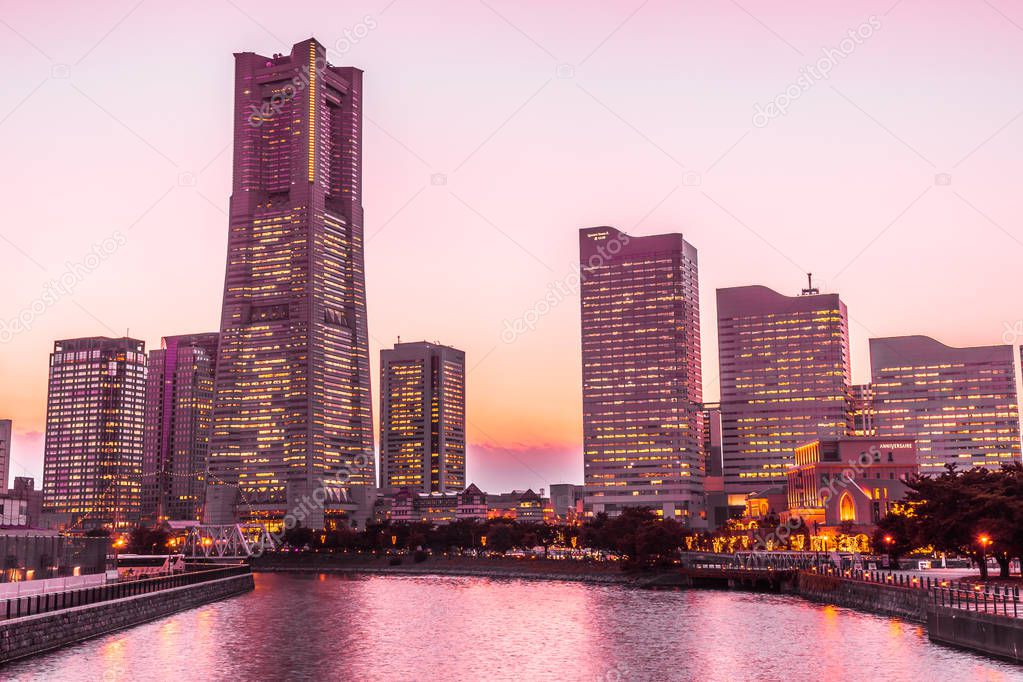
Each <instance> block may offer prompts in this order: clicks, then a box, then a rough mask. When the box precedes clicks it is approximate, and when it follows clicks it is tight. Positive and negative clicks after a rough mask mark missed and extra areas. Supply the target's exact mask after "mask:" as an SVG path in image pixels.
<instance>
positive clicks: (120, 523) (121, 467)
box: [43, 337, 146, 528]
mask: <svg viewBox="0 0 1023 682" xmlns="http://www.w3.org/2000/svg"><path fill="white" fill-rule="evenodd" d="M145 393H146V344H145V342H144V341H139V340H137V339H129V338H120V339H110V338H106V337H92V338H83V339H69V340H65V341H57V342H56V343H54V345H53V353H51V354H50V378H49V387H48V394H47V402H46V444H45V447H44V461H43V512H44V513H45V514H47V515H49V517H50V518H51V519H52V520H54V521H56V522H57V523H60V524H62V525H66V526H69V527H75V528H98V527H102V526H112V527H117V528H122V527H126V526H129V525H131V524H133V523H134V522H136V521H137V520H138V517H139V508H140V503H141V492H142V490H141V479H142V453H143V432H144V423H145Z"/></svg>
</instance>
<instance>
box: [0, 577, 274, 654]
mask: <svg viewBox="0 0 1023 682" xmlns="http://www.w3.org/2000/svg"><path fill="white" fill-rule="evenodd" d="M253 588H254V582H253V578H252V574H251V573H246V574H243V575H234V576H229V577H226V578H219V579H217V580H210V581H207V582H202V583H197V584H194V585H186V586H184V587H174V588H170V589H166V590H161V591H159V592H151V593H149V594H141V595H137V596H132V597H124V598H122V599H112V600H109V601H103V602H98V603H95V604H88V605H86V606H75V607H72V608H68V609H62V610H60V611H53V612H50V613H41V614H38V615H33V616H24V617H21V618H12V619H11V620H5V621H2V622H0V664H3V663H6V662H7V661H12V660H14V659H16V658H23V657H25V656H31V655H33V654H38V653H42V652H44V651H48V650H50V649H54V648H57V647H60V646H65V645H67V644H71V643H73V642H78V641H81V640H83V639H89V638H91V637H97V636H99V635H104V634H107V633H109V632H114V631H116V630H120V629H122V628H126V627H130V626H132V625H138V624H140V623H145V622H147V621H150V620H155V619H157V618H162V617H163V616H167V615H170V614H172V613H176V612H178V611H183V610H185V609H190V608H194V607H196V606H200V605H202V604H207V603H209V602H213V601H218V600H220V599H224V598H226V597H231V596H234V595H237V594H242V593H244V592H248V591H250V590H252V589H253Z"/></svg>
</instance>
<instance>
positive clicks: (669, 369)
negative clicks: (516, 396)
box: [579, 227, 704, 523]
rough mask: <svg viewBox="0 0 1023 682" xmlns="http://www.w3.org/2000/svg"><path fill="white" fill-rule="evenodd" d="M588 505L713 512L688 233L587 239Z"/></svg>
mask: <svg viewBox="0 0 1023 682" xmlns="http://www.w3.org/2000/svg"><path fill="white" fill-rule="evenodd" d="M579 259H580V268H581V278H582V281H581V293H582V296H581V305H582V364H583V367H582V379H583V455H584V457H583V458H584V466H585V485H586V493H585V504H586V507H587V508H588V509H589V510H591V511H592V512H593V513H599V512H606V513H609V514H612V515H613V514H616V513H618V512H620V511H621V510H622V509H623V508H625V507H632V506H648V507H652V508H654V509H655V510H656V511H657V512H658V513H660V514H663V515H664V516H665V517H666V518H675V519H678V520H680V521H683V522H687V523H688V522H693V521H695V518H696V517H698V516H700V515H702V513H703V475H704V458H703V455H702V446H703V424H702V421H703V415H702V405H701V401H702V385H701V364H700V296H699V278H698V272H697V256H696V249H695V248H694V247H693V246H692V245H691V244H689V243H688V242H687V241H685V240H684V239H683V238H682V235H679V234H664V235H656V236H649V237H630V236H629V235H627V234H625V233H624V232H621V231H619V230H617V229H615V228H613V227H591V228H585V229H583V230H580V232H579Z"/></svg>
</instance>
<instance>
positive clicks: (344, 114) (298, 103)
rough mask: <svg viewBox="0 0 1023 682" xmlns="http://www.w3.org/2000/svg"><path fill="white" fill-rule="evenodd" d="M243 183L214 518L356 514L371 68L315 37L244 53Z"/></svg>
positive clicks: (209, 507) (217, 409)
mask: <svg viewBox="0 0 1023 682" xmlns="http://www.w3.org/2000/svg"><path fill="white" fill-rule="evenodd" d="M234 103H235V114H234V177H233V185H232V195H231V208H230V234H229V237H228V254H227V272H226V276H225V282H224V305H223V313H222V317H221V327H220V351H219V357H218V360H217V379H216V389H215V398H214V418H213V434H212V438H211V447H210V479H209V488H208V490H207V500H206V519H207V520H208V521H209V522H212V523H231V522H233V521H235V520H236V519H240V520H247V519H251V520H262V521H266V522H267V523H269V524H271V526H272V527H273V526H274V525H276V524H280V523H281V522H282V520H283V519H284V517H285V516H286V515H287V514H288V512H289V510H294V509H296V508H298V507H299V506H300V505H303V503H305V506H306V507H308V506H310V503H309V502H308V500H310V499H312V500H317V499H322V500H323V501H322V503H320V502H316V503H315V504H312V509H311V511H308V512H307V513H304V514H303V517H304V518H303V521H302V523H303V525H304V526H306V527H311V528H322V527H324V526H325V525H326V526H332V525H334V524H336V523H346V524H351V523H353V522H354V523H358V520H359V518H360V516H359V515H360V514H365V515H367V516H368V514H369V512H370V509H369V507H368V505H369V504H370V501H369V496H370V495H371V493H372V491H373V490H374V489H375V483H376V470H375V463H374V455H373V424H372V405H371V399H370V376H369V344H368V330H367V326H366V287H365V275H364V258H363V246H364V245H363V215H362V106H363V104H362V72H361V71H360V70H358V69H355V68H351V67H335V66H331V65H330V64H328V63H327V62H326V60H325V50H324V48H323V46H322V45H320V44H319V43H318V42H316V40H314V39H309V40H306V41H303V42H301V43H298V44H296V45H295V46H294V47H292V50H291V53H290V54H285V55H280V54H278V55H273V56H271V57H264V56H262V55H257V54H253V53H251V52H244V53H240V54H236V55H235V80H234Z"/></svg>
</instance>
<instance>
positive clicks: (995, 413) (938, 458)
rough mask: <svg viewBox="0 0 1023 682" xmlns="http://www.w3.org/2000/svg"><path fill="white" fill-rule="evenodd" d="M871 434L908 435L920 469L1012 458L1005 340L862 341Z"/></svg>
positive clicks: (1014, 416) (992, 465) (1012, 389)
mask: <svg viewBox="0 0 1023 682" xmlns="http://www.w3.org/2000/svg"><path fill="white" fill-rule="evenodd" d="M870 369H871V390H872V391H873V407H874V410H873V411H874V426H875V428H876V430H877V435H878V436H879V437H891V436H899V437H907V438H914V439H916V448H917V453H918V456H919V458H920V471H921V473H923V474H937V473H941V472H942V469H943V467H944V466H945V464H951V463H954V464H958V465H959V466H960V468H962V469H968V468H970V467H973V466H983V467H987V468H989V469H997V468H998V467H999V466H1000V465H1002V464H1008V463H1010V462H1017V461H1019V459H1020V433H1019V413H1018V402H1019V401H1018V398H1017V390H1016V380H1015V370H1014V367H1013V350H1012V346H982V347H976V348H952V347H949V346H946V345H944V344H942V343H939V342H937V341H935V340H934V339H931V338H928V337H926V336H900V337H894V338H885V339H871V340H870Z"/></svg>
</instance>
